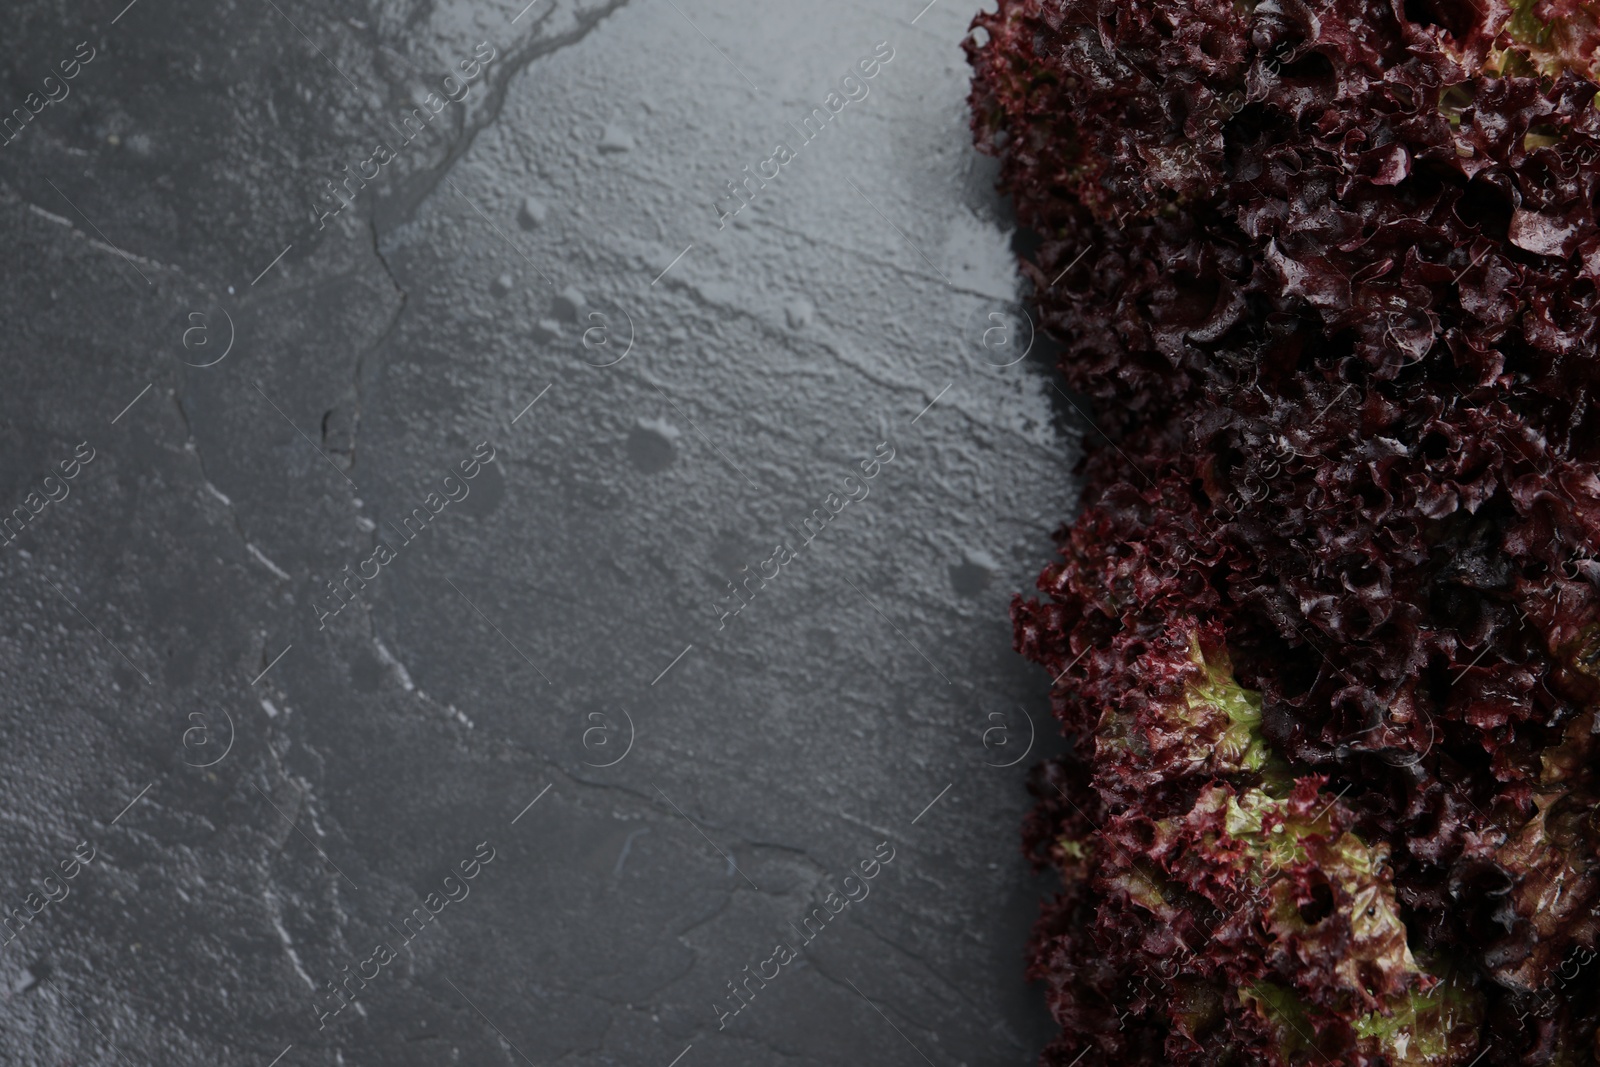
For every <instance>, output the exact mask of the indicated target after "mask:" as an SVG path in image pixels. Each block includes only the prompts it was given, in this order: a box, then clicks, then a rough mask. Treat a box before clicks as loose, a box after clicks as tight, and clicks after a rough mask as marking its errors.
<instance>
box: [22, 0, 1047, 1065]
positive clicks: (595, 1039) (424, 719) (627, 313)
mask: <svg viewBox="0 0 1600 1067" xmlns="http://www.w3.org/2000/svg"><path fill="white" fill-rule="evenodd" d="M921 8H922V5H921V4H920V3H910V4H907V5H905V6H903V7H902V6H901V5H900V4H899V3H886V2H874V3H871V4H868V5H852V4H837V3H836V4H804V5H799V6H791V7H767V8H762V9H760V10H759V11H757V10H756V9H753V8H750V7H748V6H737V5H732V4H727V3H720V2H718V0H672V2H662V0H627V2H620V0H619V2H612V3H594V2H586V0H578V2H574V0H539V2H537V3H535V4H533V5H532V6H530V7H527V8H525V9H524V8H523V6H522V4H521V3H510V4H492V3H483V2H477V3H470V4H469V3H454V2H449V0H446V2H442V3H430V4H405V3H374V2H368V3H340V4H337V5H334V6H333V7H327V6H325V5H309V4H303V3H298V2H296V3H289V2H286V0H273V2H267V3H260V4H256V3H239V4H233V3H228V4H223V5H221V6H220V7H219V6H217V5H214V4H202V3H198V2H196V0H137V2H136V3H135V4H133V5H132V6H129V7H123V4H122V3H121V2H114V3H111V4H109V5H106V6H105V7H104V8H103V9H101V8H99V7H96V6H95V5H89V6H87V7H86V6H85V5H68V4H65V3H62V2H57V3H45V2H32V0H20V2H19V3H17V4H14V5H12V8H11V10H10V11H8V26H7V29H6V31H5V43H4V45H0V53H3V57H0V62H3V63H4V70H5V75H6V76H5V77H4V79H0V91H3V93H4V94H5V100H4V101H0V112H5V113H9V112H10V111H11V109H14V108H23V109H24V111H26V112H28V113H29V114H30V115H31V116H32V117H31V118H30V119H28V120H27V121H22V120H17V121H16V122H14V123H13V126H12V128H10V129H8V131H7V136H8V138H9V140H8V143H6V144H4V145H3V146H0V219H3V220H4V226H5V231H6V234H7V239H6V241H5V244H4V252H3V255H4V256H5V266H4V270H3V271H0V286H3V288H4V294H3V298H0V299H3V301H4V306H5V308H6V309H7V315H6V319H7V324H8V328H7V329H6V330H5V331H3V332H0V359H3V366H4V382H5V386H4V388H3V389H0V457H3V460H0V497H3V498H0V509H3V511H4V513H5V514H7V515H10V516H12V525H11V527H9V528H8V532H7V534H6V537H5V539H4V544H3V545H0V695H3V697H4V704H3V712H0V761H3V773H0V793H3V799H4V806H3V810H4V813H5V818H4V819H3V820H0V908H3V910H4V911H5V912H6V913H7V914H8V915H9V916H10V918H9V919H7V923H8V927H7V929H6V930H5V931H4V932H0V937H4V938H7V939H8V940H7V941H6V943H5V944H4V946H3V947H0V991H3V994H4V995H3V996H0V1061H3V1062H5V1063H16V1064H28V1065H33V1064H38V1065H45V1064H51V1065H54V1064H63V1063H68V1064H113V1063H128V1064H161V1065H163V1067H167V1065H183V1064H196V1065H200V1064H205V1065H215V1064H243V1065H259V1067H267V1065H268V1064H272V1063H274V1062H277V1063H280V1064H282V1065H284V1067H291V1065H335V1064H351V1065H355V1064H372V1065H378V1064H382V1065H419V1067H420V1065H424V1064H428V1065H439V1064H457V1063H459V1064H472V1065H478V1064H508V1065H509V1064H521V1063H533V1064H539V1065H541V1067H543V1065H546V1064H561V1065H591V1064H593V1065H600V1064H627V1065H641V1067H651V1065H659V1067H668V1065H669V1064H673V1063H677V1064H679V1065H680V1067H711V1065H717V1064H727V1065H734V1064H741V1065H747V1064H778V1063H782V1064H794V1065H800V1064H818V1065H824V1064H826V1065H836V1064H842V1063H847V1062H849V1063H855V1062H872V1063H878V1064H885V1065H890V1064H906V1065H911V1064H923V1063H932V1064H936V1065H938V1067H956V1065H959V1064H969V1065H973V1067H976V1065H978V1064H994V1063H1017V1064H1021V1063H1027V1062H1031V1061H1032V1059H1033V1058H1034V1056H1035V1055H1036V1054H1037V1051H1038V1049H1039V1048H1040V1047H1041V1045H1042V1044H1043V1042H1044V1040H1045V1039H1046V1037H1047V1031H1048V1026H1047V1021H1046V1019H1045V1017H1044V1012H1043V1008H1042V1000H1041V998H1040V997H1039V996H1038V994H1037V992H1036V991H1033V990H1030V989H1029V988H1028V987H1027V986H1026V984H1025V983H1024V981H1023V978H1022V967H1023V955H1022V949H1023V942H1024V939H1025V937H1026V934H1027V929H1028V926H1029V924H1030V923H1031V920H1032V917H1033V914H1034V910H1035V901H1036V899H1037V897H1038V895H1039V894H1040V893H1041V892H1043V891H1046V890H1048V888H1049V887H1048V886H1047V885H1045V884H1044V883H1043V882H1042V881H1040V880H1037V879H1035V878H1034V876H1033V875H1032V874H1031V873H1030V872H1029V870H1028V869H1027V866H1026V864H1025V863H1024V861H1023V860H1022V858H1021V857H1020V855H1019V852H1018V845H1017V842H1018V827H1019V825H1020V821H1021V818H1022V815H1023V813H1024V811H1025V809H1026V806H1027V797H1026V794H1025V792H1024V789H1023V780H1024V775H1025V772H1026V769H1027V767H1028V766H1029V764H1030V763H1031V762H1032V761H1033V760H1034V759H1035V758H1036V757H1037V756H1038V754H1039V753H1040V752H1041V751H1042V750H1043V749H1044V748H1045V747H1047V742H1046V741H1045V739H1044V738H1043V737H1042V736H1041V738H1040V739H1039V740H1038V741H1037V743H1034V744H1033V746H1032V749H1031V751H1028V745H1029V742H1030V739H1031V738H1032V732H1033V730H1035V729H1037V730H1039V731H1040V732H1041V733H1042V734H1048V733H1049V732H1050V731H1049V729H1048V723H1049V720H1048V715H1047V713H1046V711H1045V706H1044V703H1043V699H1042V694H1043V692H1044V689H1045V681H1046V680H1045V679H1043V678H1040V677H1038V676H1037V675H1036V674H1035V673H1034V672H1033V671H1032V670H1031V669H1029V668H1027V667H1026V666H1025V665H1024V664H1023V663H1022V662H1021V661H1020V659H1018V658H1017V657H1016V656H1014V654H1013V653H1012V652H1011V651H1010V626H1009V622H1008V619H1007V614H1006V610H1007V603H1008V600H1009V598H1010V596H1011V594H1012V593H1013V592H1014V591H1016V590H1019V589H1024V590H1025V589H1028V588H1031V584H1032V580H1033V575H1034V574H1035V572H1036V571H1037V568H1038V565H1039V564H1040V562H1041V561H1043V560H1045V559H1046V558H1048V555H1049V552H1050V547H1049V541H1048V534H1049V532H1050V530H1051V529H1052V527H1053V526H1054V525H1055V524H1057V523H1058V522H1059V521H1060V520H1061V519H1062V518H1063V517H1065V516H1066V515H1068V514H1069V513H1070V511H1071V509H1072V507H1073V505H1074V497H1073V482H1072V478H1071V474H1070V472H1071V468H1072V464H1073V462H1074V458H1075V455H1076V452H1075V448H1074V446H1073V443H1072V438H1071V436H1070V434H1068V433H1066V432H1064V431H1065V430H1066V429H1067V426H1066V424H1065V423H1064V422H1063V420H1062V418H1061V416H1060V414H1059V412H1058V411H1057V410H1056V409H1055V407H1053V405H1052V402H1051V400H1050V394H1051V391H1050V389H1049V387H1048V385H1047V383H1046V381H1045V379H1044V378H1043V377H1042V375H1041V373H1040V371H1039V363H1038V353H1033V355H1032V357H1031V358H1027V359H1019V358H1018V357H1020V356H1021V351H1022V350H1023V349H1025V347H1026V343H1027V339H1026V338H1025V337H1023V336H1021V333H1022V331H1021V330H1012V331H1010V332H1009V333H1008V332H1007V330H1005V329H996V330H989V329H977V330H975V329H973V327H972V324H973V323H975V322H976V323H982V324H987V323H988V322H989V321H990V320H989V319H988V318H987V317H986V316H987V315H988V314H989V313H990V312H994V313H995V314H996V315H997V316H998V317H997V318H996V319H994V320H993V321H995V322H1007V323H1013V324H1014V323H1015V321H1016V320H1017V314H1016V312H1015V311H1014V308H1015V305H1014V303H1013V301H1014V300H1015V298H1016V297H1017V295H1018V293H1017V288H1016V286H1017V283H1016V281H1015V272H1014V270H1013V260H1012V252H1011V249H1010V241H1011V232H1010V230H1009V229H1008V224H1007V222H1006V220H1005V215H1004V211H1003V208H1002V206H1001V205H999V204H998V203H997V202H996V201H995V199H994V197H993V196H992V194H991V193H990V192H989V189H990V187H991V183H992V170H991V169H990V168H989V167H988V166H987V165H986V162H985V161H983V160H981V159H980V158H978V157H977V156H975V154H974V153H973V152H972V150H971V148H970V147H969V142H968V138H967V135H966V108H965V93H966V72H965V68H964V64H963V62H962V57H961V55H960V52H959V49H958V42H959V40H960V38H961V36H962V34H963V32H964V28H965V23H966V21H967V18H968V17H969V15H970V11H968V10H966V9H964V8H962V7H961V6H960V5H952V4H950V3H949V2H948V0H945V2H944V3H940V4H936V5H933V6H932V7H930V8H928V9H926V10H922V11H921V13H920V14H919V10H920V9H921ZM913 20H914V21H913ZM80 43H81V44H80ZM90 54H92V58H90V59H88V60H86V61H85V60H83V59H82V58H81V57H82V56H84V55H90ZM886 55H888V56H890V57H891V58H887V59H886V58H884V56H886ZM74 57H79V58H78V59H77V62H76V73H75V75H74V76H73V77H72V78H71V79H70V81H66V82H62V81H61V80H60V76H61V72H62V71H64V70H65V69H67V68H66V67H63V66H62V63H63V62H64V61H71V60H74ZM866 67H871V68H872V69H873V74H872V76H871V77H864V76H863V73H864V70H865V69H866ZM852 72H855V74H854V77H853V78H852V80H851V81H849V82H845V81H844V79H845V77H846V75H850V74H851V73H852ZM52 74H54V75H55V77H54V78H53V80H52V81H51V82H49V83H46V82H45V81H44V79H45V78H46V77H49V76H51V75H52ZM63 91H65V92H66V95H64V96H62V92H63ZM34 93H38V94H40V95H39V96H30V94H34ZM43 94H50V95H53V96H58V97H61V98H60V99H59V100H58V101H56V102H49V103H45V102H44V96H43ZM830 94H836V95H833V96H830ZM830 101H836V102H837V105H836V106H835V104H833V103H830ZM35 106H37V108H38V113H37V114H36V115H34V114H32V109H33V108H34V107H35ZM819 115H820V116H821V117H820V118H817V117H816V116H819ZM808 118H809V119H810V120H811V121H810V125H807V119H808ZM808 131H809V132H808ZM780 145H781V146H783V148H784V151H782V152H780V151H778V146H780ZM763 175H764V177H762V176H763ZM730 182H732V183H743V184H742V185H740V186H738V188H739V189H742V191H743V193H742V195H735V193H734V192H733V191H732V190H730V187H729V184H728V183H730ZM1024 326H1025V324H1024ZM985 344H988V345H990V346H992V347H991V348H990V350H987V351H986V350H985V349H984V347H983V346H984V345H985ZM1007 344H1009V345H1010V347H1006V345H1007ZM13 509H21V510H20V511H13ZM1025 711H1026V712H1027V713H1031V715H1032V721H1031V722H1030V721H1029V719H1028V718H1027V717H1026V714H1025ZM1025 752H1026V753H1027V754H1026V755H1025V754H1024V753H1025ZM1008 764H1009V765H1008ZM69 872H70V873H69ZM869 875H870V877H869ZM830 894H832V895H830ZM736 1009H737V1010H736ZM280 1056H281V1057H282V1058H281V1060H275V1057H280ZM675 1057H681V1058H679V1059H676V1060H675V1059H674V1058H675Z"/></svg>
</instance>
